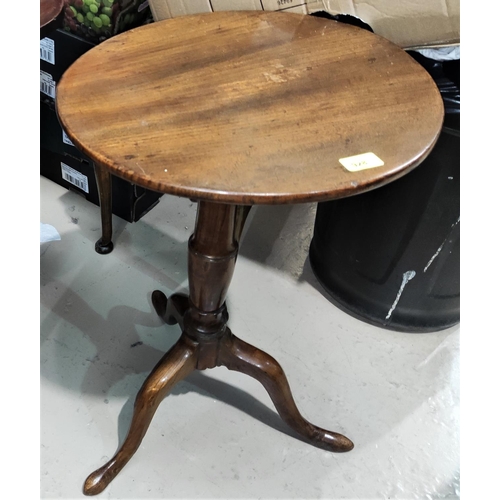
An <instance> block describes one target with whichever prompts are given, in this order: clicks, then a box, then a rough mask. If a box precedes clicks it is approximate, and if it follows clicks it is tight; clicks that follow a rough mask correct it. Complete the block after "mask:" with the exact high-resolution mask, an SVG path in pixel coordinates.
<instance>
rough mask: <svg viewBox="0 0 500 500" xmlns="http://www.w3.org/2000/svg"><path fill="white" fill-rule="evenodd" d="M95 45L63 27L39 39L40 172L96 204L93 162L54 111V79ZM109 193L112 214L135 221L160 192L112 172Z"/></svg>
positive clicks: (159, 196)
mask: <svg viewBox="0 0 500 500" xmlns="http://www.w3.org/2000/svg"><path fill="white" fill-rule="evenodd" d="M95 45H96V44H94V43H91V42H89V41H88V40H84V39H83V38H80V37H78V36H76V35H73V34H72V33H68V32H66V31H64V30H56V31H54V32H52V33H51V34H50V35H49V36H48V37H46V38H44V39H43V40H40V174H41V175H43V176H44V177H47V178H48V179H50V180H52V181H54V182H56V183H57V184H59V185H60V186H63V187H66V188H68V189H70V190H72V191H75V192H77V193H79V194H81V195H82V196H83V197H84V198H85V199H87V200H88V201H90V202H91V203H94V204H95V205H99V193H98V191H97V182H96V180H95V174H94V164H93V162H92V160H91V159H90V158H88V157H87V156H86V155H84V154H83V153H81V152H80V151H79V150H78V149H77V148H76V147H75V146H74V145H73V143H72V142H71V141H70V140H69V138H68V137H67V136H66V134H65V133H64V131H63V129H62V127H61V124H60V123H59V119H58V118H57V114H56V111H55V96H56V88H57V82H58V81H59V80H60V78H61V76H62V75H63V73H64V72H65V71H66V70H67V69H68V68H69V67H70V66H71V64H73V62H75V61H76V60H77V59H78V58H79V57H80V56H82V55H83V54H84V53H85V52H87V51H88V50H90V49H91V48H92V47H95ZM62 165H66V167H64V166H62ZM112 196H113V205H112V212H113V214H115V215H117V216H118V217H121V218H122V219H124V220H126V221H128V222H136V221H138V220H139V219H140V218H141V217H142V216H143V215H145V214H146V213H147V212H149V210H151V209H152V208H153V207H154V206H155V205H156V204H157V203H158V201H159V199H160V198H161V196H162V194H161V193H156V192H154V191H150V190H148V189H144V188H141V187H138V186H136V185H134V184H130V183H129V182H127V181H125V180H123V179H120V178H118V177H114V176H113V180H112Z"/></svg>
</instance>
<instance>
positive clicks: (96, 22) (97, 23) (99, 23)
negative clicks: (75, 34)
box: [92, 16, 102, 28]
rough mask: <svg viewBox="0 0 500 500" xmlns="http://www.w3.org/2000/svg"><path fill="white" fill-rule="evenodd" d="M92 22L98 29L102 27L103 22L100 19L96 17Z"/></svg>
mask: <svg viewBox="0 0 500 500" xmlns="http://www.w3.org/2000/svg"><path fill="white" fill-rule="evenodd" d="M92 22H93V23H94V24H95V26H96V28H101V27H102V20H101V18H100V17H97V16H95V17H94V19H92Z"/></svg>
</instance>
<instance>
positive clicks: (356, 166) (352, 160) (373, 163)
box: [339, 153, 384, 172]
mask: <svg viewBox="0 0 500 500" xmlns="http://www.w3.org/2000/svg"><path fill="white" fill-rule="evenodd" d="M339 162H340V163H341V164H342V165H343V166H344V167H345V168H346V169H347V170H349V172H358V171H359V170H365V169H367V168H375V167H381V166H382V165H383V164H384V162H383V161H382V160H381V159H380V158H379V157H378V156H377V155H376V154H374V153H363V154H361V155H356V156H348V157H347V158H340V159H339Z"/></svg>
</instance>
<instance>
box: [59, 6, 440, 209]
mask: <svg viewBox="0 0 500 500" xmlns="http://www.w3.org/2000/svg"><path fill="white" fill-rule="evenodd" d="M56 106H57V111H58V115H59V118H60V121H61V123H62V125H63V127H64V129H65V130H66V132H67V134H68V136H69V137H70V139H71V140H72V141H73V143H74V144H75V145H77V147H79V148H80V149H81V150H82V151H83V152H84V153H85V154H87V155H88V156H89V157H90V158H91V159H92V160H94V161H95V162H97V163H98V164H99V165H101V166H103V167H105V168H108V169H109V170H110V171H111V173H112V174H113V175H116V176H119V177H122V178H123V179H126V180H128V181H130V182H132V183H134V184H138V185H140V186H143V187H146V188H149V189H152V190H155V191H160V192H163V193H170V194H176V195H180V196H186V197H189V198H194V199H201V200H208V201H218V202H223V203H236V204H244V205H247V204H248V205H251V204H278V203H301V202H310V201H324V200H328V199H334V198H339V197H344V196H350V195H354V194H357V193H361V192H363V191H367V190H370V189H373V188H376V187H378V186H381V185H383V184H386V183H388V182H390V181H392V180H395V179H397V178H399V177H400V176H402V175H404V174H405V173H406V172H409V171H410V170H411V169H412V168H414V167H416V166H417V165H418V164H419V163H420V162H421V161H423V160H424V159H425V158H426V156H427V155H428V154H429V152H430V151H431V149H432V148H433V146H434V144H435V142H436V140H437V138H438V136H439V133H440V131H441V127H442V122H443V116H444V110H443V103H442V98H441V95H440V93H439V91H438V89H437V87H436V85H435V84H434V82H433V80H432V78H431V77H430V76H429V74H428V73H427V72H426V71H425V70H424V69H423V68H422V67H421V66H420V65H419V64H418V63H417V62H416V61H414V60H413V58H412V57H410V56H409V55H408V54H406V52H404V51H403V50H402V49H401V48H399V47H398V46H396V45H394V44H393V43H391V42H389V41H388V40H386V39H384V38H382V37H380V36H377V35H375V34H373V33H371V32H369V31H366V30H363V29H360V28H357V27H354V26H351V25H346V24H342V23H339V22H336V21H332V20H328V19H322V18H316V17H312V16H308V15H299V14H291V13H284V12H261V11H255V12H254V11H252V12H247V11H244V12H241V11H240V12H217V13H210V14H200V15H194V16H183V17H178V18H175V19H169V20H165V21H161V22H155V23H151V24H148V25H146V26H141V27H139V28H136V29H132V30H130V31H127V32H124V33H122V34H120V35H117V36H114V37H112V38H110V39H108V40H106V41H105V42H103V43H101V44H100V45H98V46H96V47H95V48H93V49H92V50H90V51H89V52H87V53H85V54H84V55H83V56H82V57H80V58H79V59H78V60H77V61H76V62H75V63H74V64H73V65H72V66H71V67H70V68H69V69H68V70H67V71H66V73H65V74H64V75H63V77H62V79H61V80H60V82H59V85H58V87H57V99H56Z"/></svg>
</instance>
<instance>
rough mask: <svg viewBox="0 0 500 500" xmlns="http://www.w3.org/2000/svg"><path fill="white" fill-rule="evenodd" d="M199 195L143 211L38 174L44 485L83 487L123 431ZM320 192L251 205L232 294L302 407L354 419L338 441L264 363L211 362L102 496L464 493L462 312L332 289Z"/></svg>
mask: <svg viewBox="0 0 500 500" xmlns="http://www.w3.org/2000/svg"><path fill="white" fill-rule="evenodd" d="M195 209H196V205H194V204H193V203H192V202H190V201H189V200H186V199H181V198H177V197H173V196H163V197H162V198H161V200H160V203H159V205H158V206H156V207H155V208H154V209H153V210H152V211H150V212H149V213H148V214H146V215H145V216H144V217H143V218H142V219H141V220H140V221H139V222H137V223H133V224H129V223H126V222H124V221H123V220H121V219H119V218H116V217H114V219H113V224H114V234H115V236H114V243H115V249H114V251H113V252H112V253H111V254H109V255H107V256H101V255H98V254H97V253H96V252H95V251H94V243H95V241H96V240H97V239H98V237H99V235H100V212H99V208H98V207H96V206H94V205H92V204H91V203H89V202H87V201H86V200H84V199H83V198H81V197H80V196H78V195H76V194H74V193H72V192H69V191H67V190H66V189H64V188H62V187H60V186H58V185H56V184H54V183H53V182H51V181H49V180H47V179H45V178H43V177H41V178H40V220H41V222H43V223H46V224H50V225H52V226H53V227H55V228H56V229H57V231H58V232H59V234H60V236H61V240H60V241H53V242H50V243H45V244H43V245H41V247H40V253H41V260H40V272H41V281H40V285H41V309H40V320H41V326H40V340H41V347H40V356H41V358H40V382H41V385H40V398H41V406H40V415H41V427H40V440H41V455H40V479H41V482H40V495H41V498H44V499H52V498H63V499H74V498H83V497H84V495H83V494H82V485H83V482H84V480H85V478H86V477H87V475H88V474H89V473H90V472H92V471H93V470H94V469H96V468H98V467H100V466H101V465H103V464H104V463H105V461H107V460H108V459H109V458H110V457H111V456H112V455H113V454H114V452H115V451H116V449H117V447H118V446H119V443H121V442H122V441H123V439H124V437H125V435H126V432H127V430H128V426H129V423H130V419H131V414H132V407H133V402H134V398H135V395H136V393H137V391H138V390H139V388H140V386H141V384H142V383H143V381H144V379H145V378H146V376H147V375H148V373H149V371H150V370H151V369H152V368H153V366H154V365H155V364H156V362H157V361H158V360H159V359H160V357H161V356H162V355H163V353H164V352H165V351H166V350H168V349H169V348H170V347H171V346H172V345H173V344H174V342H175V341H176V340H177V338H178V337H179V334H180V330H179V327H178V326H167V325H165V324H163V323H162V322H161V321H160V319H159V318H158V317H157V316H156V314H155V312H154V310H153V308H152V305H151V292H152V291H153V290H154V289H161V290H162V291H164V292H165V293H166V294H167V295H168V294H170V293H172V292H174V291H178V290H185V289H186V287H187V265H186V249H187V240H188V237H189V235H190V234H191V232H192V230H193V227H194V220H195ZM314 214H315V205H314V204H306V205H296V206H277V207H264V206H263V207H257V208H254V209H253V211H252V212H251V214H250V216H249V219H248V222H247V226H246V230H245V232H244V234H243V238H242V245H241V251H240V255H239V258H238V263H237V266H236V271H235V274H234V277H233V281H232V284H231V288H230V290H229V294H228V299H227V303H228V308H229V311H230V323H229V324H230V326H231V329H232V331H233V332H234V333H235V334H236V335H237V336H239V337H240V338H242V339H244V340H245V341H247V342H249V343H251V344H253V345H256V346H258V347H260V348H261V349H263V350H265V351H267V352H268V353H270V354H271V355H272V356H274V357H275V358H276V359H277V360H278V361H279V362H280V364H281V365H282V367H283V369H284V370H285V373H286V374H287V376H288V380H289V383H290V386H291V388H292V391H293V393H294V397H295V399H296V402H297V406H298V407H299V409H300V411H301V412H302V414H303V415H304V416H305V417H306V418H307V419H308V420H310V421H311V422H313V423H315V424H316V425H319V426H321V427H324V428H328V429H331V430H334V431H337V432H341V433H344V434H345V435H347V436H348V437H350V438H351V439H352V440H353V441H354V443H355V448H354V450H353V451H351V452H349V453H345V454H333V453H328V452H326V451H323V450H320V449H317V448H314V447H312V446H310V445H307V444H305V443H304V442H302V441H300V440H297V439H296V438H294V437H293V436H291V435H290V434H288V431H287V429H286V427H285V426H284V424H282V422H281V420H280V419H279V417H278V416H277V414H276V412H275V410H274V407H273V405H272V402H271V400H270V399H269V396H268V395H267V393H266V391H265V390H264V388H263V387H262V386H261V385H260V384H259V383H258V382H256V381H255V380H254V379H251V378H250V377H247V376H245V375H242V374H239V373H236V372H229V371H228V370H226V369H225V368H215V369H213V370H209V371H205V372H197V373H194V374H193V375H191V376H190V377H188V378H187V379H186V380H185V381H183V382H181V383H179V384H178V385H177V386H176V387H175V388H174V390H173V392H172V393H171V394H170V395H169V396H168V397H167V398H166V399H165V400H164V401H163V403H162V404H161V405H160V408H159V409H158V411H157V413H156V415H155V418H154V419H153V422H152V424H151V426H150V428H149V431H148V433H147V434H146V437H145V438H144V440H143V442H142V444H141V446H140V448H139V450H138V451H137V453H136V454H135V455H134V457H133V458H132V459H131V461H130V462H129V463H128V464H127V465H126V467H125V468H124V469H123V471H122V472H121V473H120V474H119V475H118V476H117V477H116V479H115V480H114V481H112V482H111V484H110V485H109V486H108V488H107V489H106V490H104V492H103V493H101V494H100V495H99V496H100V497H101V498H112V499H143V498H144V499H160V498H192V499H195V498H196V499H198V498H225V499H242V498H252V499H253V498H263V499H272V498H276V499H278V498H279V499H281V498H283V499H284V498H293V499H309V498H324V499H341V498H345V499H354V498H356V499H419V500H420V499H433V500H434V499H444V498H446V499H455V498H459V497H460V491H459V490H460V446H459V435H460V431H459V427H460V408H459V407H460V390H459V335H460V330H459V327H458V326H457V327H453V328H450V329H448V330H445V331H441V332H437V333H432V334H421V335H415V334H403V333H398V332H392V331H387V330H383V329H380V328H377V327H374V326H370V325H367V324H365V323H363V322H361V321H359V320H357V319H354V318H352V317H351V316H349V315H347V314H346V313H344V312H342V311H340V310H339V309H338V308H336V307H335V306H334V305H333V304H332V303H331V302H330V301H329V300H328V298H327V297H326V296H325V295H324V294H323V292H322V289H321V286H320V285H319V283H318V282H317V280H316V279H315V277H314V275H313V273H312V271H311V268H310V265H309V261H308V258H307V253H308V248H309V243H310V239H311V235H312V229H313V222H314Z"/></svg>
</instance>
